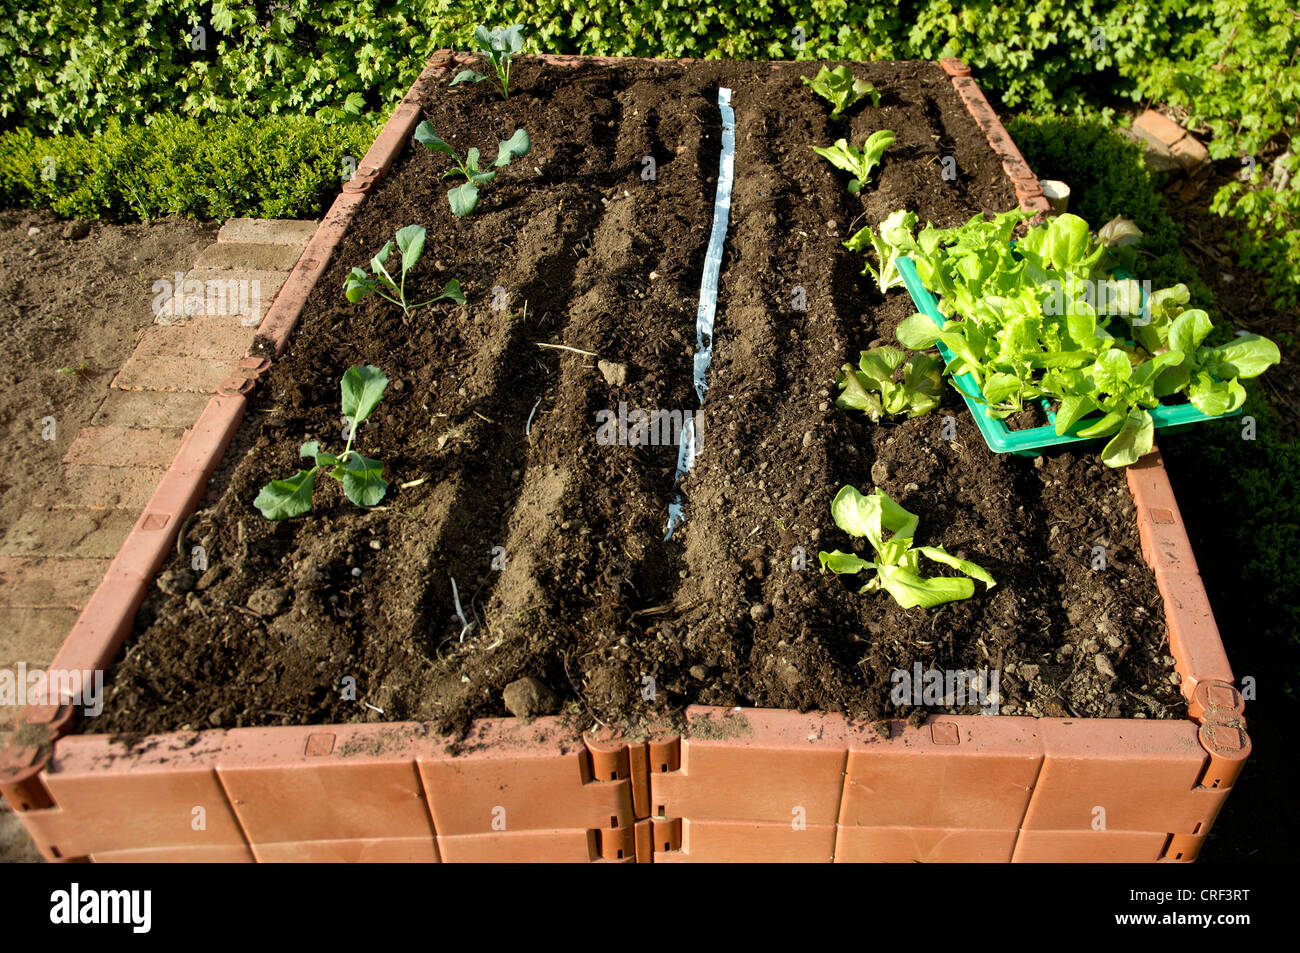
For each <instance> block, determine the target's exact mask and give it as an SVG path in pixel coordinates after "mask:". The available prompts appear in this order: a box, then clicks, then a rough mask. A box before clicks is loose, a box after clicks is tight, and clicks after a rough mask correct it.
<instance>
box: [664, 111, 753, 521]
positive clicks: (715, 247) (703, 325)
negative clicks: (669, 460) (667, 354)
mask: <svg viewBox="0 0 1300 953" xmlns="http://www.w3.org/2000/svg"><path fill="white" fill-rule="evenodd" d="M718 110H719V111H720V112H721V113H722V155H721V156H720V158H719V160H718V191H717V194H716V196H715V197H714V199H713V232H712V233H711V234H710V235H709V248H708V251H707V252H705V255H704V275H703V277H701V279H700V305H699V308H698V309H697V310H696V312H695V346H696V348H697V350H696V352H695V361H694V377H695V395H696V397H697V398H698V400H699V402H700V405H701V406H703V404H704V393H705V391H707V390H708V389H709V385H708V383H706V381H705V372H707V371H708V369H709V364H710V363H712V361H713V320H714V317H715V316H716V314H717V307H718V273H719V272H720V271H721V270H722V248H723V246H724V245H725V244H726V241H727V223H728V221H729V220H730V218H731V183H732V180H733V178H734V175H735V167H736V114H735V112H734V111H733V110H732V108H731V90H729V89H726V88H724V87H720V88H719V89H718ZM699 439H700V438H699V437H698V436H697V434H696V430H695V420H693V419H692V420H690V421H689V422H687V423H686V424H685V426H683V428H682V436H681V444H680V446H679V447H678V449H677V477H676V482H680V481H681V479H682V477H684V476H685V475H686V474H687V473H689V472H690V470H691V467H692V466H694V464H695V454H696V451H697V450H698V448H699V447H698V444H699ZM681 518H682V495H681V494H680V493H678V494H677V498H676V499H675V500H674V501H673V502H672V503H670V504H669V505H668V533H667V535H665V536H664V541H665V542H666V541H668V540H669V539H671V538H672V535H673V530H674V529H676V528H677V524H678V522H679V521H680V520H681Z"/></svg>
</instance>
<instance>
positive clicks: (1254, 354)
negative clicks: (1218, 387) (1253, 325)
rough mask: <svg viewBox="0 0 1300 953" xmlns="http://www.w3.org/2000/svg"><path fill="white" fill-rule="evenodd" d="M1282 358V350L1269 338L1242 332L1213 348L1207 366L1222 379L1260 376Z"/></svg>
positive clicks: (1247, 378)
mask: <svg viewBox="0 0 1300 953" xmlns="http://www.w3.org/2000/svg"><path fill="white" fill-rule="evenodd" d="M1281 360H1282V352H1281V351H1280V350H1278V346H1277V345H1276V344H1274V343H1273V342H1272V341H1270V340H1269V339H1268V338H1265V337H1260V336H1259V335H1258V334H1242V335H1239V336H1238V337H1237V338H1236V339H1235V340H1233V341H1230V342H1228V343H1227V344H1225V345H1223V346H1222V347H1216V348H1211V349H1210V353H1209V355H1208V356H1207V360H1206V366H1207V367H1208V368H1209V370H1210V373H1211V374H1213V375H1214V376H1215V377H1217V378H1219V379H1220V380H1227V379H1228V378H1234V377H1236V378H1242V379H1244V380H1249V379H1250V378H1252V377H1258V376H1259V375H1260V374H1263V373H1264V372H1265V371H1266V370H1268V369H1269V368H1270V367H1272V366H1273V365H1274V364H1276V363H1278V362H1279V361H1281Z"/></svg>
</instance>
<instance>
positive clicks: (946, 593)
mask: <svg viewBox="0 0 1300 953" xmlns="http://www.w3.org/2000/svg"><path fill="white" fill-rule="evenodd" d="M831 516H833V517H834V518H835V525H836V526H838V527H839V528H840V529H842V530H844V532H846V533H848V534H849V535H850V536H865V537H866V538H867V541H868V542H869V543H871V548H872V549H874V550H875V551H876V558H875V559H874V560H868V559H862V558H861V557H859V556H855V555H854V554H853V553H842V552H840V551H839V550H838V549H837V550H835V552H833V553H818V554H817V558H818V559H819V560H820V561H821V564H822V569H823V570H826V569H829V570H830V571H831V572H833V573H836V574H839V575H851V574H853V573H859V572H862V571H863V570H866V569H874V570H875V571H876V574H875V575H874V576H872V577H871V578H870V579H869V580H867V584H866V585H865V586H863V587H862V589H861V590H860V591H861V592H862V593H864V594H865V593H868V592H874V591H875V590H877V589H884V590H885V591H886V592H888V593H889V594H890V595H891V596H893V597H894V601H895V602H897V603H898V604H899V605H900V606H902V607H903V608H904V609H912V608H915V607H917V606H920V607H921V608H923V609H929V608H932V607H933V606H937V605H941V604H942V603H945V602H955V601H957V600H959V599H969V598H970V597H971V596H973V595H974V594H975V583H974V582H972V581H971V580H970V579H959V578H955V577H951V576H937V577H935V578H933V579H927V578H925V577H924V576H922V575H921V573H920V569H919V563H920V557H921V556H925V557H926V558H927V559H932V560H934V561H935V562H939V563H943V564H944V565H945V566H952V567H953V568H954V569H956V570H958V571H960V572H963V573H965V574H966V575H967V576H973V577H974V578H976V579H978V580H979V581H980V582H982V583H984V585H985V586H986V587H987V588H989V589H991V588H993V586H994V585H996V583H994V581H993V576H992V575H990V574H989V572H988V570H986V569H984V568H983V567H981V566H977V565H976V564H975V563H973V562H970V561H969V560H966V559H958V558H957V557H956V556H950V555H948V551H947V550H945V549H944V548H943V547H942V546H916V547H913V545H912V535H913V534H914V533H915V532H916V527H917V524H918V523H919V522H920V520H919V518H918V517H917V516H916V514H915V513H909V512H908V511H907V510H905V509H903V508H902V507H901V506H899V505H898V504H897V503H895V502H894V501H893V500H891V499H890V498H889V497H888V496H886V495H885V491H884V490H881V489H880V488H879V487H877V488H876V492H875V493H874V494H872V495H871V496H863V495H862V494H861V493H859V492H858V491H857V489H856V488H854V487H851V486H846V487H842V488H841V489H840V491H839V492H838V493H836V494H835V499H834V500H833V501H832V502H831ZM886 531H888V532H889V533H890V534H891V535H890V537H889V538H888V539H885V533H886Z"/></svg>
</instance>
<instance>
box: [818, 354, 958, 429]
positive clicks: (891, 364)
mask: <svg viewBox="0 0 1300 953" xmlns="http://www.w3.org/2000/svg"><path fill="white" fill-rule="evenodd" d="M905 358H906V363H904V359H905ZM900 367H901V368H902V380H898V381H896V380H894V377H895V372H897V371H898V370H899V368H900ZM942 370H943V365H942V364H940V363H939V360H938V359H937V358H933V357H931V356H930V355H928V354H913V355H912V357H910V358H907V355H905V354H904V353H903V352H902V351H900V350H899V349H898V348H895V347H876V348H872V349H871V350H869V351H863V352H862V354H861V356H860V358H859V360H858V366H857V368H856V369H855V368H854V367H853V365H852V364H845V365H844V367H842V368H841V369H840V372H839V374H838V375H836V377H835V383H836V385H837V386H838V387H839V388H840V395H839V396H838V397H836V398H835V406H836V407H843V408H845V409H849V410H860V411H862V412H863V413H865V414H867V415H868V416H869V417H870V418H871V419H872V420H873V421H875V420H879V419H880V415H881V414H882V413H884V414H889V415H891V416H892V415H896V414H907V416H909V417H923V416H925V415H926V414H928V413H929V412H930V411H932V410H934V408H936V407H938V406H939V391H940V390H941V387H942V385H941V372H942Z"/></svg>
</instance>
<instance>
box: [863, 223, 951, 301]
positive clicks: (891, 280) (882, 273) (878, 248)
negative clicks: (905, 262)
mask: <svg viewBox="0 0 1300 953" xmlns="http://www.w3.org/2000/svg"><path fill="white" fill-rule="evenodd" d="M915 227H916V213H915V212H909V211H907V210H906V209H901V208H900V209H899V210H898V211H896V212H894V213H893V214H891V215H890V216H889V217H888V218H886V219H885V220H884V221H883V222H881V223H880V234H879V235H877V234H876V233H875V232H873V231H872V230H871V226H870V225H867V226H865V227H864V228H862V229H860V230H858V231H857V232H856V233H855V234H854V235H853V237H852V238H850V239H849V240H848V241H846V242H843V243H842V244H843V245H844V247H845V248H847V249H848V250H849V251H866V248H867V246H868V244H870V246H871V247H872V248H874V249H875V252H876V261H877V262H878V264H879V266H880V267H879V269H876V268H872V267H871V262H870V261H866V262H864V263H863V269H862V273H863V274H864V275H871V277H873V278H875V279H876V284H877V285H879V286H880V293H881V294H884V293H885V292H887V291H888V290H889V289H890V288H898V287H901V286H902V284H903V276H902V275H901V274H899V272H898V259H899V257H900V256H902V255H911V254H912V253H913V252H915V251H917V250H918V245H917V241H918V240H917V239H915V238H913V237H912V230H913V229H914V228H915ZM928 231H930V232H933V229H928ZM925 237H926V233H925V232H922V233H921V238H922V239H924V238H925Z"/></svg>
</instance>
